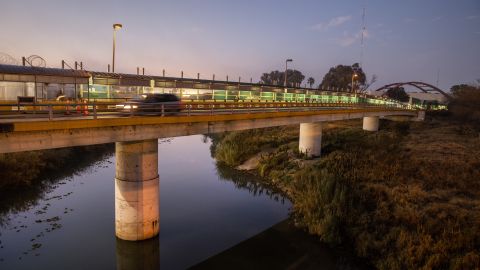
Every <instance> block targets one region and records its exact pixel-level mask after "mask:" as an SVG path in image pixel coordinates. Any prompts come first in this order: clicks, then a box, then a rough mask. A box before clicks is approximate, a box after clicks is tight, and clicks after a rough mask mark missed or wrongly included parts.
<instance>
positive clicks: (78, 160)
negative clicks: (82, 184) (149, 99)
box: [0, 144, 115, 190]
mask: <svg viewBox="0 0 480 270" xmlns="http://www.w3.org/2000/svg"><path fill="white" fill-rule="evenodd" d="M114 147H115V145H114V144H104V145H92V146H82V147H70V148H60V149H49V150H41V151H28V152H18V153H7V154H0V179H1V181H0V190H3V189H6V188H21V187H27V186H31V185H34V184H35V183H36V182H39V181H43V180H44V179H47V178H56V177H59V176H63V175H72V174H73V173H75V172H76V171H78V170H81V169H83V168H85V167H86V166H89V165H90V164H92V163H93V162H95V161H98V160H101V159H103V158H104V157H105V155H109V154H111V153H113V151H114V150H115V149H114Z"/></svg>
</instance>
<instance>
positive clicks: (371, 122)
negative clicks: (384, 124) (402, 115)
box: [363, 116, 379, 131]
mask: <svg viewBox="0 0 480 270" xmlns="http://www.w3.org/2000/svg"><path fill="white" fill-rule="evenodd" d="M378 121H379V120H378V116H366V117H363V130H367V131H378Z"/></svg>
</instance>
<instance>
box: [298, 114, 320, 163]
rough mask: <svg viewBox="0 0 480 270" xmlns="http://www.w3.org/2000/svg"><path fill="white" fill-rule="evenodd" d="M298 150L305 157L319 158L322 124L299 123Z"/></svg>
mask: <svg viewBox="0 0 480 270" xmlns="http://www.w3.org/2000/svg"><path fill="white" fill-rule="evenodd" d="M298 150H299V151H300V153H303V154H305V155H306V156H307V157H319V156H320V153H321V150H322V123H319V122H317V123H301V124H300V140H299V143H298Z"/></svg>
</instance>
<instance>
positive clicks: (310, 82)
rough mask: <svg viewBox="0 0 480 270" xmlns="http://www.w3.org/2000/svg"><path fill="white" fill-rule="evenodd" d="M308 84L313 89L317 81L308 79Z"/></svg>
mask: <svg viewBox="0 0 480 270" xmlns="http://www.w3.org/2000/svg"><path fill="white" fill-rule="evenodd" d="M307 83H308V84H309V85H310V88H312V86H313V84H314V83H315V79H314V78H312V77H310V78H308V80H307Z"/></svg>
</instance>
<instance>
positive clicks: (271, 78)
mask: <svg viewBox="0 0 480 270" xmlns="http://www.w3.org/2000/svg"><path fill="white" fill-rule="evenodd" d="M304 79H305V75H303V74H302V72H300V71H298V70H296V69H293V70H292V69H288V70H287V83H288V86H289V87H299V86H300V84H301V83H302V81H303V80H304ZM260 83H263V84H271V85H280V86H283V85H284V84H285V72H284V71H278V70H275V71H271V72H269V73H263V74H262V76H261V77H260Z"/></svg>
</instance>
